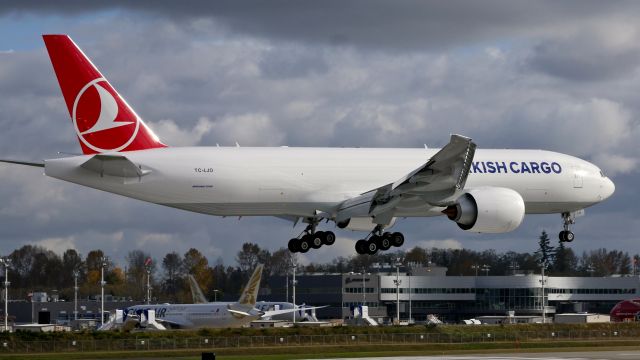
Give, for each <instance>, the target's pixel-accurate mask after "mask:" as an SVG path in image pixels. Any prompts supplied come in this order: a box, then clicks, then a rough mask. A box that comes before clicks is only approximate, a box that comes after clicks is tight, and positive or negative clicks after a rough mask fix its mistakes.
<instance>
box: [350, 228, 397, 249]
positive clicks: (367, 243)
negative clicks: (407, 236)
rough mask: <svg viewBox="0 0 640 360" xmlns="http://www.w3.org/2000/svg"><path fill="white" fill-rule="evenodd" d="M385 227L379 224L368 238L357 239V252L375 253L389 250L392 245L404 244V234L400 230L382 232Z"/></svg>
mask: <svg viewBox="0 0 640 360" xmlns="http://www.w3.org/2000/svg"><path fill="white" fill-rule="evenodd" d="M382 230H383V227H382V226H380V225H378V226H376V228H375V229H373V231H372V232H371V233H370V234H369V236H368V239H367V238H365V239H360V240H358V241H356V252H357V253H358V254H360V255H365V254H369V255H373V254H375V253H377V252H378V250H383V251H386V250H389V249H390V248H391V247H392V246H396V247H399V246H402V244H404V235H402V233H399V232H394V233H390V232H384V233H383V232H382Z"/></svg>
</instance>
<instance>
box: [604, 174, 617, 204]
mask: <svg viewBox="0 0 640 360" xmlns="http://www.w3.org/2000/svg"><path fill="white" fill-rule="evenodd" d="M615 191H616V185H615V184H614V183H613V181H611V179H609V178H608V177H606V178H604V179H602V200H605V199H607V198H609V197H610V196H611V195H613V193H614V192H615Z"/></svg>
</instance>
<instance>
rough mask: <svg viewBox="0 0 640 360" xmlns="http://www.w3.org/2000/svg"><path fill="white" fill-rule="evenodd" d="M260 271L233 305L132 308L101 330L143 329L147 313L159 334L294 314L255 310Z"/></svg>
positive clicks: (204, 304)
mask: <svg viewBox="0 0 640 360" xmlns="http://www.w3.org/2000/svg"><path fill="white" fill-rule="evenodd" d="M262 269H263V265H258V266H257V267H256V268H255V270H254V271H253V274H252V275H251V278H249V281H248V282H247V285H246V286H245V288H244V290H243V291H242V294H241V295H240V298H239V299H238V301H236V302H213V303H201V304H154V305H146V304H145V305H134V306H130V307H127V308H125V309H123V311H122V314H123V315H122V319H121V320H119V319H117V317H114V318H112V319H111V320H110V321H109V322H107V323H106V324H105V325H103V326H102V327H101V330H110V329H113V328H114V327H115V326H114V325H115V322H116V321H121V322H122V324H127V323H131V322H133V323H134V324H136V325H137V326H140V327H145V326H146V324H145V318H149V315H148V314H149V311H150V310H153V311H154V313H155V315H154V317H152V319H153V322H157V323H159V324H160V325H161V326H158V327H157V328H158V329H159V330H164V329H166V328H171V329H198V328H220V327H223V328H227V327H242V326H245V325H248V324H249V323H250V322H252V321H254V320H259V319H265V318H270V317H272V316H277V315H281V314H285V313H291V312H293V311H295V310H293V309H290V310H285V309H283V310H272V311H262V310H260V309H257V308H256V298H257V296H258V290H259V288H260V279H261V278H262Z"/></svg>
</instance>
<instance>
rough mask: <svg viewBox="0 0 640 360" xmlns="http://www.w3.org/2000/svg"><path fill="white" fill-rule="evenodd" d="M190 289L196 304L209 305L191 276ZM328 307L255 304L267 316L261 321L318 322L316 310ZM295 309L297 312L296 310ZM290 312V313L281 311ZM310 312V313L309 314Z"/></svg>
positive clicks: (270, 302) (261, 302) (260, 302)
mask: <svg viewBox="0 0 640 360" xmlns="http://www.w3.org/2000/svg"><path fill="white" fill-rule="evenodd" d="M188 278H189V288H190V289H191V297H192V299H193V303H194V304H209V301H208V300H207V298H206V297H205V296H204V293H203V292H202V289H201V288H200V285H198V282H197V281H196V279H195V278H194V277H193V275H189V276H188ZM328 306H329V305H326V306H306V305H304V304H302V305H294V304H293V303H290V302H284V301H258V302H256V303H255V304H254V307H255V308H256V309H258V310H260V311H262V312H264V314H265V315H262V317H261V318H260V319H264V320H286V321H305V320H308V321H318V319H317V318H316V317H315V310H316V309H322V308H325V307H328ZM294 309H295V310H294ZM281 310H288V311H281ZM308 311H310V313H309V312H308Z"/></svg>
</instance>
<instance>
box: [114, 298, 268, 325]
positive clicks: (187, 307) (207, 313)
mask: <svg viewBox="0 0 640 360" xmlns="http://www.w3.org/2000/svg"><path fill="white" fill-rule="evenodd" d="M234 305H236V303H225V302H217V303H207V304H159V305H135V306H131V307H128V308H126V309H124V312H125V316H131V315H132V314H136V312H139V311H141V310H155V312H156V315H155V317H156V321H158V322H160V323H161V324H163V325H166V326H169V327H173V328H180V329H197V328H220V327H224V328H226V327H242V326H244V325H247V324H249V323H250V322H251V321H254V320H257V319H258V318H260V312H258V311H253V310H252V311H251V312H250V313H251V316H238V315H236V314H233V313H232V312H230V311H229V310H228V309H229V307H230V306H231V307H233V306H234Z"/></svg>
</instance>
